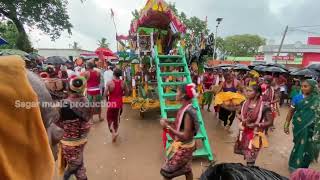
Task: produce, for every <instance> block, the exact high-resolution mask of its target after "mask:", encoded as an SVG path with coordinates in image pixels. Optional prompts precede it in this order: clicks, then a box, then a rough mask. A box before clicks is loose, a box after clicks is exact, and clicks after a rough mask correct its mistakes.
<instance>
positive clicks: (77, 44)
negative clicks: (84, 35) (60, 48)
mask: <svg viewBox="0 0 320 180" xmlns="http://www.w3.org/2000/svg"><path fill="white" fill-rule="evenodd" d="M72 49H80V46H79V43H78V42H73V45H72Z"/></svg>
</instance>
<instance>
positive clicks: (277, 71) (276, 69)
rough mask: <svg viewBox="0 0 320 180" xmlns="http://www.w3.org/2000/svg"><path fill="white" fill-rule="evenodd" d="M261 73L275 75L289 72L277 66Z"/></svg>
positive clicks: (267, 68) (266, 68) (265, 69)
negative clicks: (272, 73)
mask: <svg viewBox="0 0 320 180" xmlns="http://www.w3.org/2000/svg"><path fill="white" fill-rule="evenodd" d="M261 71H263V72H274V73H286V72H288V71H287V70H285V69H283V68H281V67H276V66H269V67H265V68H264V69H262V70H261Z"/></svg>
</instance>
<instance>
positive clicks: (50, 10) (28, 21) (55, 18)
mask: <svg viewBox="0 0 320 180" xmlns="http://www.w3.org/2000/svg"><path fill="white" fill-rule="evenodd" d="M67 4H68V1H67V0H54V1H48V0H30V1H21V0H0V16H2V17H3V16H4V17H6V18H7V19H9V20H11V21H12V22H13V23H14V24H15V26H16V28H17V31H18V33H19V35H18V36H17V42H18V43H17V47H18V48H19V49H21V50H25V51H30V49H28V47H31V44H30V41H29V40H28V36H27V33H26V30H25V28H24V25H27V26H29V27H30V28H34V27H36V28H37V29H40V30H41V31H43V32H44V33H46V34H48V35H49V36H50V37H51V39H52V40H55V39H57V38H59V37H60V36H61V33H62V31H64V30H67V31H68V33H69V34H71V28H72V25H71V23H70V22H69V20H70V17H69V15H68V14H67ZM20 43H22V44H20Z"/></svg>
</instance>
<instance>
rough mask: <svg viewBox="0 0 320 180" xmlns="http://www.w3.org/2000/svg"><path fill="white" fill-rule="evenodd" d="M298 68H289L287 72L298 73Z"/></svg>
mask: <svg viewBox="0 0 320 180" xmlns="http://www.w3.org/2000/svg"><path fill="white" fill-rule="evenodd" d="M299 70H300V69H299V68H295V67H291V68H289V69H288V71H289V72H295V71H299Z"/></svg>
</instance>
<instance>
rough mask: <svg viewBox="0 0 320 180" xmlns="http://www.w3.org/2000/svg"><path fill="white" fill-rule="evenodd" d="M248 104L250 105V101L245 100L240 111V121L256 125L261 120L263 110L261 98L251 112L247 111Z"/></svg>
mask: <svg viewBox="0 0 320 180" xmlns="http://www.w3.org/2000/svg"><path fill="white" fill-rule="evenodd" d="M250 104H251V100H247V101H245V102H244V104H243V106H242V109H241V116H242V121H246V122H248V123H252V122H256V123H258V122H260V120H261V118H262V110H263V101H262V98H261V97H260V99H259V100H258V102H257V105H256V107H255V108H254V110H253V111H249V105H250Z"/></svg>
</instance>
